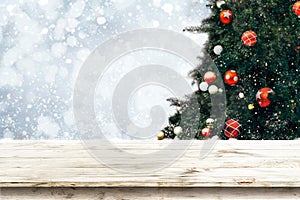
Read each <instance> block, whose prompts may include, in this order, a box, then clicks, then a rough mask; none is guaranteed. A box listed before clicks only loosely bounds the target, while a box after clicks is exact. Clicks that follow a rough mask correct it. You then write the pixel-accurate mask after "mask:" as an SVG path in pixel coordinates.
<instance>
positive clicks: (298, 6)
mask: <svg viewBox="0 0 300 200" xmlns="http://www.w3.org/2000/svg"><path fill="white" fill-rule="evenodd" d="M293 11H294V13H295V14H296V15H298V16H300V1H297V2H296V3H294V6H293Z"/></svg>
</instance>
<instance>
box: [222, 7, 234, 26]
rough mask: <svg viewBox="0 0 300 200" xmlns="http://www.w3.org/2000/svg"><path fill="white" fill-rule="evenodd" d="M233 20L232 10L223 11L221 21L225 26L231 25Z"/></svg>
mask: <svg viewBox="0 0 300 200" xmlns="http://www.w3.org/2000/svg"><path fill="white" fill-rule="evenodd" d="M232 18H233V13H232V11H231V10H223V11H222V12H221V13H220V21H221V22H222V23H223V24H230V23H231V21H232Z"/></svg>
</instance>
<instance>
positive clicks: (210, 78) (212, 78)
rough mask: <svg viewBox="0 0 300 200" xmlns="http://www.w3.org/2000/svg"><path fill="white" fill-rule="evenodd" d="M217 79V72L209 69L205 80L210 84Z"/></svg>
mask: <svg viewBox="0 0 300 200" xmlns="http://www.w3.org/2000/svg"><path fill="white" fill-rule="evenodd" d="M216 79H217V75H216V73H215V72H212V71H208V72H206V73H205V74H204V81H205V82H206V83H208V84H210V83H213V82H214V81H215V80H216Z"/></svg>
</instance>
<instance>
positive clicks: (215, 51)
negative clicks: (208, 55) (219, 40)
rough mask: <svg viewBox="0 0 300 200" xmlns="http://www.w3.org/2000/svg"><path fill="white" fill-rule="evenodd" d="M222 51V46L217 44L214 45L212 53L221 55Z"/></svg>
mask: <svg viewBox="0 0 300 200" xmlns="http://www.w3.org/2000/svg"><path fill="white" fill-rule="evenodd" d="M222 51H223V47H222V46H221V45H217V46H215V47H214V53H215V54H216V55H221V53H222Z"/></svg>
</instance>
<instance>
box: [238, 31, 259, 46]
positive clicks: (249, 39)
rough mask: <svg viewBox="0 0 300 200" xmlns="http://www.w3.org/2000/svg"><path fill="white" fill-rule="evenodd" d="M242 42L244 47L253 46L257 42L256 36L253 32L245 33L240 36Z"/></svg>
mask: <svg viewBox="0 0 300 200" xmlns="http://www.w3.org/2000/svg"><path fill="white" fill-rule="evenodd" d="M242 41H243V43H244V45H246V46H249V47H250V46H254V45H255V44H256V42H257V35H256V33H255V32H254V31H251V30H249V31H246V32H244V33H243V35H242Z"/></svg>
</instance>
